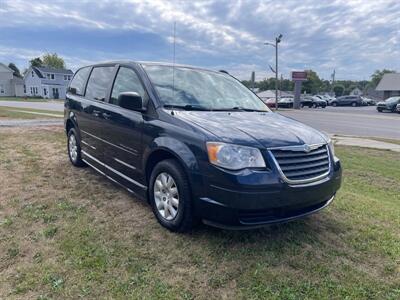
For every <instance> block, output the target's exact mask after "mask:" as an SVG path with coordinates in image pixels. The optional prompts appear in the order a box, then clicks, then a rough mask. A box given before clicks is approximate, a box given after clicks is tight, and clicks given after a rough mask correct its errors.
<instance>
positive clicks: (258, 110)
mask: <svg viewBox="0 0 400 300" xmlns="http://www.w3.org/2000/svg"><path fill="white" fill-rule="evenodd" d="M229 110H241V111H257V112H268V111H267V110H260V109H253V108H245V107H241V106H235V107H232V108H231V109H229Z"/></svg>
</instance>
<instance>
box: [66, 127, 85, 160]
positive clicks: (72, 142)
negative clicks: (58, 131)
mask: <svg viewBox="0 0 400 300" xmlns="http://www.w3.org/2000/svg"><path fill="white" fill-rule="evenodd" d="M67 147H68V157H69V160H70V161H71V163H72V164H73V165H74V166H75V167H84V166H86V164H85V162H84V161H83V160H82V157H81V143H80V139H79V136H78V134H77V132H76V130H75V128H71V129H70V130H69V131H68V140H67Z"/></svg>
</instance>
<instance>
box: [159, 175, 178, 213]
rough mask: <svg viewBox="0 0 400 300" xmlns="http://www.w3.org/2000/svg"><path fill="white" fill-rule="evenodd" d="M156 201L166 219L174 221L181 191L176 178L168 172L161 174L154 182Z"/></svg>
mask: <svg viewBox="0 0 400 300" xmlns="http://www.w3.org/2000/svg"><path fill="white" fill-rule="evenodd" d="M154 201H155V204H156V207H157V210H158V213H159V214H160V216H161V217H163V218H164V219H166V220H168V221H170V220H173V219H174V218H175V217H176V215H177V213H178V208H179V191H178V186H177V185H176V182H175V180H174V178H173V177H172V176H171V175H170V174H168V173H167V172H162V173H160V174H159V175H158V176H157V178H156V180H155V182H154Z"/></svg>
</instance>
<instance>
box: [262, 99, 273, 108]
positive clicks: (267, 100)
mask: <svg viewBox="0 0 400 300" xmlns="http://www.w3.org/2000/svg"><path fill="white" fill-rule="evenodd" d="M275 101H276V99H275V98H267V99H266V100H264V103H265V104H267V106H268V107H269V108H275V105H276V102H275Z"/></svg>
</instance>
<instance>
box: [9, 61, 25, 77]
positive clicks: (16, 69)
mask: <svg viewBox="0 0 400 300" xmlns="http://www.w3.org/2000/svg"><path fill="white" fill-rule="evenodd" d="M8 67H9V68H10V69H11V70H13V71H14V76H16V77H20V78H21V77H22V76H21V73H20V71H19V69H18V67H17V66H16V65H15V64H14V63H9V64H8Z"/></svg>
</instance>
